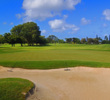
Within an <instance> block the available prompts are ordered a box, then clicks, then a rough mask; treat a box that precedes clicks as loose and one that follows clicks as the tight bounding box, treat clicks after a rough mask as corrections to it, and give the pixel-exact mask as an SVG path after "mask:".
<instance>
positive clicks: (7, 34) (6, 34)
mask: <svg viewBox="0 0 110 100" xmlns="http://www.w3.org/2000/svg"><path fill="white" fill-rule="evenodd" d="M10 35H11V33H5V34H4V42H5V43H9V41H10Z"/></svg>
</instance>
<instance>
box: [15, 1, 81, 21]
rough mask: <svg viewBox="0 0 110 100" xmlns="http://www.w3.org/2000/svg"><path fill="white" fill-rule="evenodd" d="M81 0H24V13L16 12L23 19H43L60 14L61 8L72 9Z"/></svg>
mask: <svg viewBox="0 0 110 100" xmlns="http://www.w3.org/2000/svg"><path fill="white" fill-rule="evenodd" d="M80 2H81V0H24V1H23V7H22V8H23V9H24V10H25V13H24V14H17V16H18V18H20V17H21V16H24V20H26V21H27V20H35V19H38V20H45V19H46V18H49V17H53V16H56V15H60V14H61V12H62V11H63V10H74V9H75V5H77V4H78V3H80Z"/></svg>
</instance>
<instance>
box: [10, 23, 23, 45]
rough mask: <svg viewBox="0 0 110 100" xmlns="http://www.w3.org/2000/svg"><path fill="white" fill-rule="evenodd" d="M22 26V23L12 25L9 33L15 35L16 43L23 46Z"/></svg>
mask: <svg viewBox="0 0 110 100" xmlns="http://www.w3.org/2000/svg"><path fill="white" fill-rule="evenodd" d="M22 28H23V25H21V24H20V25H17V26H14V27H13V28H12V29H11V34H12V35H15V36H16V43H20V44H21V46H23V45H22V44H23V43H24V37H23V34H22Z"/></svg>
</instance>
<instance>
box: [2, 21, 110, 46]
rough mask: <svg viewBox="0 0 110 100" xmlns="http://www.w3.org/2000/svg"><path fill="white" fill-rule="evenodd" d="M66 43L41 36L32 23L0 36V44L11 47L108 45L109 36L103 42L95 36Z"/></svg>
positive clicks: (68, 39) (109, 41)
mask: <svg viewBox="0 0 110 100" xmlns="http://www.w3.org/2000/svg"><path fill="white" fill-rule="evenodd" d="M65 40H66V41H64V40H63V39H59V38H58V37H56V36H55V35H49V36H48V37H47V38H45V37H44V36H41V31H40V28H39V26H37V24H36V23H34V22H27V23H24V24H19V25H17V26H14V27H13V28H12V29H11V30H10V33H5V34H3V35H0V44H4V43H9V44H12V46H15V44H18V43H19V44H21V46H23V44H26V43H27V44H28V45H29V46H33V45H46V44H47V43H73V44H110V36H109V37H108V36H105V37H104V40H103V39H101V38H100V37H98V36H96V38H88V37H87V38H82V39H81V40H80V39H79V38H75V37H73V38H66V39H65Z"/></svg>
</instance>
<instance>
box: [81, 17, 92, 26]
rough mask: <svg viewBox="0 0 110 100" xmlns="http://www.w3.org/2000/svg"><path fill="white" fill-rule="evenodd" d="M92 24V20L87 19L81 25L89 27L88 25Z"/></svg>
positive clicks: (82, 20) (83, 19)
mask: <svg viewBox="0 0 110 100" xmlns="http://www.w3.org/2000/svg"><path fill="white" fill-rule="evenodd" d="M90 23H91V20H88V19H86V18H82V19H81V24H82V25H87V24H90Z"/></svg>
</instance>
